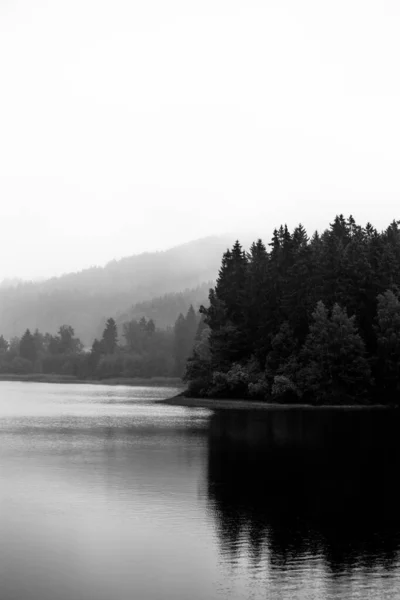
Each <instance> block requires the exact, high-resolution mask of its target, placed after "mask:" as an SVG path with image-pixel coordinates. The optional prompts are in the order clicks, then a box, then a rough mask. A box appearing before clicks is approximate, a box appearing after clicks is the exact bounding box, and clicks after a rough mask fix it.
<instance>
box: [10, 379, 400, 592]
mask: <svg viewBox="0 0 400 600" xmlns="http://www.w3.org/2000/svg"><path fill="white" fill-rule="evenodd" d="M176 391H177V390H175V389H172V388H156V387H124V386H117V387H112V386H105V385H75V384H67V385H62V384H38V383H17V382H12V383H9V382H0V597H1V600H14V599H15V600H25V599H29V600H89V599H90V600H128V599H129V600H132V599H133V600H150V599H151V600H153V599H154V600H158V599H160V600H165V599H171V600H180V599H182V600H189V599H199V600H213V599H215V600H219V599H229V600H239V599H240V600H244V599H253V600H258V599H261V598H262V599H263V600H264V599H269V598H272V599H274V598H279V599H281V600H282V599H283V600H286V599H290V600H294V599H297V598H298V599H304V600H306V599H307V600H310V599H318V600H320V599H322V598H324V599H325V598H327V599H346V600H347V599H350V598H360V599H363V600H366V599H368V598H371V599H372V598H373V599H374V600H376V599H378V598H379V599H391V598H399V597H400V491H399V489H398V487H400V486H398V481H397V479H398V472H399V464H400V463H399V458H400V436H399V418H398V416H397V413H389V412H384V411H382V412H364V411H358V412H350V413H346V412H337V411H336V412H331V411H321V412H317V411H306V412H302V411H300V410H293V411H276V412H275V411H269V412H263V411H228V410H226V411H216V412H212V411H209V410H204V409H194V408H181V407H170V406H167V405H162V404H157V402H156V401H157V399H162V398H167V397H168V396H172V395H173V394H174V393H176Z"/></svg>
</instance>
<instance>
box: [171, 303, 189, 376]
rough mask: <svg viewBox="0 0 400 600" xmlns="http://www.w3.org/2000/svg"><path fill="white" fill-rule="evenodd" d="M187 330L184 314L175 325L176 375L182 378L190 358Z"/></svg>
mask: <svg viewBox="0 0 400 600" xmlns="http://www.w3.org/2000/svg"><path fill="white" fill-rule="evenodd" d="M186 339H187V328H186V319H185V317H184V316H183V314H182V313H180V315H179V316H178V318H177V320H176V322H175V325H174V362H175V375H177V376H178V377H181V376H182V375H183V373H184V371H185V365H186V360H187V358H188V356H187V351H186Z"/></svg>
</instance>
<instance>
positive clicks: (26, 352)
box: [19, 329, 37, 362]
mask: <svg viewBox="0 0 400 600" xmlns="http://www.w3.org/2000/svg"><path fill="white" fill-rule="evenodd" d="M19 354H20V356H21V358H25V359H26V360H30V361H31V362H34V361H35V360H36V355H37V353H36V345H35V338H34V337H33V335H32V334H31V332H30V331H29V329H27V330H26V331H25V333H24V335H23V336H22V338H21V341H20V344H19Z"/></svg>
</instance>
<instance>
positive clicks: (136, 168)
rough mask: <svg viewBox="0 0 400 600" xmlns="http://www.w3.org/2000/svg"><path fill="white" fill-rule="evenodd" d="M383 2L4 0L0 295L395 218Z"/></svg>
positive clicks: (394, 83) (396, 185) (396, 127)
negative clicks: (19, 282) (165, 252)
mask: <svg viewBox="0 0 400 600" xmlns="http://www.w3.org/2000/svg"><path fill="white" fill-rule="evenodd" d="M399 32H400V3H399V2H398V1H396V0H393V1H385V0H376V1H373V2H370V1H368V0H360V1H356V0H335V2H323V1H321V0H315V1H312V0H302V1H301V2H299V1H298V0H262V1H259V2H256V1H255V0H243V1H241V2H238V1H235V0H226V1H224V0H197V1H196V2H194V1H193V0H145V1H144V0H112V1H111V0H109V1H107V2H106V1H104V0H68V1H61V0H48V1H47V2H46V1H44V0H0V207H1V210H0V218H1V220H0V223H1V235H0V280H1V279H2V278H3V277H8V276H21V277H37V276H48V275H51V274H59V273H62V272H65V271H69V270H77V269H80V268H82V267H85V266H89V265H92V264H103V263H105V262H106V261H108V260H110V259H112V258H114V257H117V258H118V257H121V256H124V255H129V254H132V253H137V252H141V251H144V250H153V249H162V248H166V247H169V246H173V245H176V244H178V243H180V242H183V241H188V240H190V239H193V238H198V237H202V236H205V235H208V234H212V233H217V232H223V231H232V230H233V231H238V232H240V231H242V230H252V231H254V232H255V233H257V234H258V235H260V236H261V237H263V238H269V237H270V236H271V233H272V230H273V228H274V227H275V226H279V225H280V223H281V222H287V223H288V224H289V225H290V226H291V227H292V226H294V225H295V224H297V223H298V222H299V221H301V222H303V223H304V225H305V226H306V227H307V228H308V229H309V230H310V231H311V230H313V229H315V228H316V227H319V228H321V227H324V226H326V225H327V224H328V223H329V221H331V220H332V219H333V217H334V215H335V214H336V213H340V212H343V213H344V214H346V215H348V214H350V213H352V214H353V215H354V216H355V218H356V219H357V220H358V221H360V222H361V223H363V224H364V223H365V222H366V221H368V220H370V221H371V222H372V223H373V224H374V225H375V226H376V227H378V229H380V228H383V227H384V226H385V225H387V224H388V222H389V221H391V220H392V219H393V218H400V65H399V62H400V35H399Z"/></svg>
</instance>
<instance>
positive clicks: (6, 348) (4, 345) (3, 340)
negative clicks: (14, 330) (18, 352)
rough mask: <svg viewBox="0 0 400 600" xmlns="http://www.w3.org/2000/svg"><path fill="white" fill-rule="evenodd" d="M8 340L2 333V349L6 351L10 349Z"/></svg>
mask: <svg viewBox="0 0 400 600" xmlns="http://www.w3.org/2000/svg"><path fill="white" fill-rule="evenodd" d="M8 345H9V344H8V342H7V340H6V339H4V337H3V336H2V335H0V351H1V350H3V351H4V352H7V350H8Z"/></svg>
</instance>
